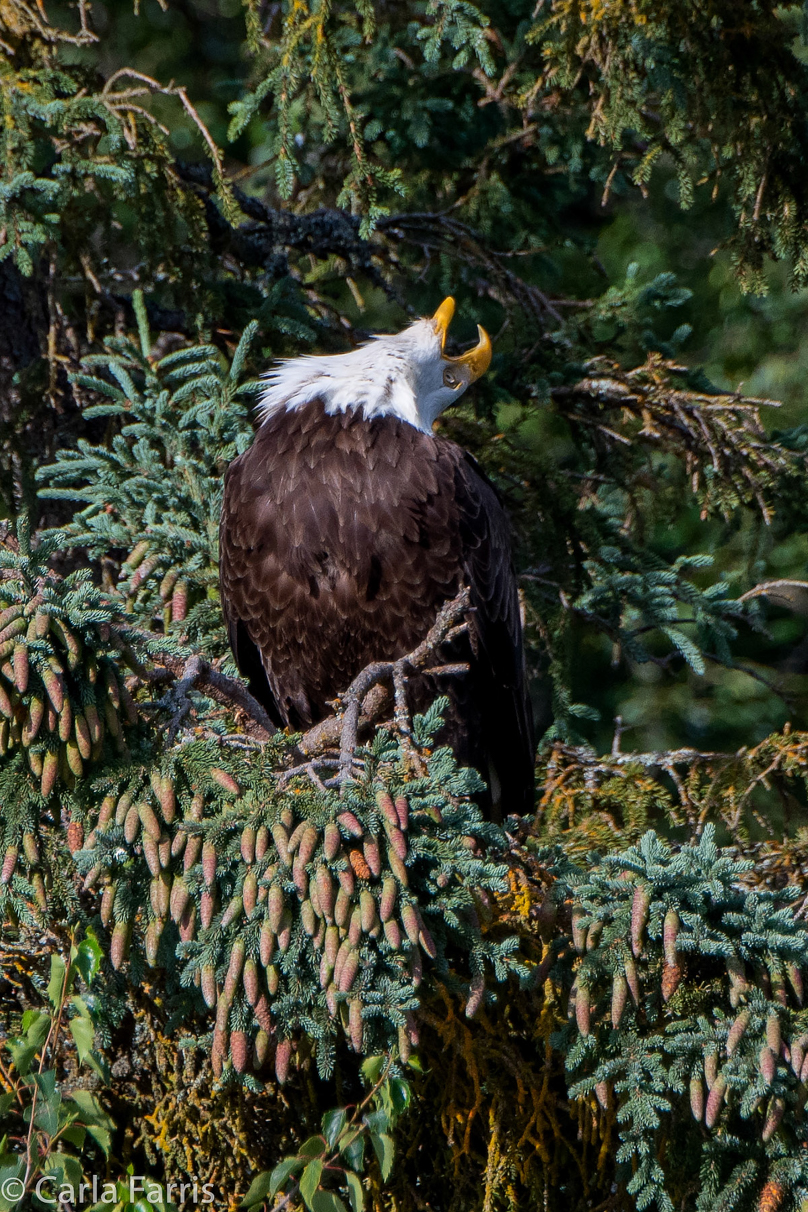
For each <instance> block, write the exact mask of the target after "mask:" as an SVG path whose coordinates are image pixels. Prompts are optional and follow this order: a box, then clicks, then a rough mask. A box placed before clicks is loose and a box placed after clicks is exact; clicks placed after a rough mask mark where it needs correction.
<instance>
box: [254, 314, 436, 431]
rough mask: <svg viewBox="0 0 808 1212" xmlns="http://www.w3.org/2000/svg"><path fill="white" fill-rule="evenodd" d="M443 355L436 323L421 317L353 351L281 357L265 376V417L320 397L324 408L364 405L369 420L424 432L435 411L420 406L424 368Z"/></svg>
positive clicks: (260, 403)
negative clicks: (390, 419) (397, 422)
mask: <svg viewBox="0 0 808 1212" xmlns="http://www.w3.org/2000/svg"><path fill="white" fill-rule="evenodd" d="M439 356H440V342H439V338H438V336H437V334H436V332H435V329H434V326H433V325H432V323H431V322H430V321H428V320H426V321H425V320H419V321H417V322H416V323H415V324H412V325H410V327H409V328H407V329H405V330H404V332H401V333H396V334H395V335H394V336H381V337H374V338H373V339H372V340H371V341H369V342H368V343H367V344H366V345H360V346H359V347H358V348H357V349H352V350H351V351H350V353H346V354H335V355H330V356H328V355H326V356H320V355H307V356H304V357H301V358H293V359H290V360H288V361H284V362H279V363H278V364H277V365H276V366H274V367H273V368H272V370H270V371H268V372H267V374H266V375H265V376H264V379H265V381H266V383H267V386H266V388H265V389H264V391H263V393H262V394H261V396H260V398H259V401H258V411H259V415H260V416H261V418H262V420H266V419H267V418H269V417H271V416H274V415H275V414H276V413H277V412H278V411H279V410H281V409H287V410H289V409H294V408H300V407H301V406H302V405H304V404H309V403H311V401H312V400H316V399H319V400H322V402H323V406H324V407H325V410H326V412H328V413H335V412H343V411H345V410H346V409H361V410H362V412H363V414H364V416H365V417H366V418H368V419H370V418H372V417H382V416H396V417H399V418H400V419H401V420H402V421H407V422H408V423H409V424H410V425H414V426H415V427H416V428H417V429H422V430H424V432H426V433H431V432H432V422H433V420H434V415H432V416H429V415H423V411H422V409H419V396H420V395H421V394H422V393H420V392H419V385H420V384H419V381H420V380H421V378H422V368H423V367H424V365H425V364H428V363H433V362H434V361H435V359H436V357H438V358H439Z"/></svg>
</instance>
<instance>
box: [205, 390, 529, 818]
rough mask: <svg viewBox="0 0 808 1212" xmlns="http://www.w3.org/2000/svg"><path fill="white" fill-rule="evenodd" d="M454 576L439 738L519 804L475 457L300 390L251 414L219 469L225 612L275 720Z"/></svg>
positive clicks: (395, 639)
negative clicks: (288, 406) (241, 446)
mask: <svg viewBox="0 0 808 1212" xmlns="http://www.w3.org/2000/svg"><path fill="white" fill-rule="evenodd" d="M465 583H468V584H470V586H471V592H472V596H473V599H474V605H475V607H476V611H475V616H474V626H475V629H476V631H477V639H478V644H476V645H475V647H476V648H477V650H478V655H477V656H476V658H475V657H474V656H473V654H471V653H468V654H467V655H468V657H469V658H470V659H471V660H472V661H473V669H472V673H471V676H470V678H469V679H468V684H467V685H466V686H464V687H463V689H462V690H460V689H459V688H457V690H456V694H455V702H454V704H453V710H452V712H451V715H452V717H453V718H452V719H451V720H450V722H449V730H450V732H451V733H452V734H453V735H452V738H451V739H452V740H453V741H454V742H455V743H456V744H457V746H458V749H459V754H460V756H461V759H462V760H465V761H470V762H471V763H472V764H474V765H476V766H477V767H478V769H480V770H481V773H482V774H483V776H484V777H488V775H489V770H488V769H487V764H488V765H490V764H493V765H494V766H495V767H496V770H497V776H498V779H499V782H500V783H501V784H502V786H503V791H504V792H505V807H506V811H520V812H521V811H527V810H528V808H529V807H530V802H532V768H533V739H532V726H531V722H530V717H529V704H528V701H527V697H526V692H525V685H524V671H523V657H522V640H521V626H520V622H519V612H518V600H517V594H516V584H515V580H514V576H513V571H512V568H511V562H510V546H509V540H508V527H507V519H506V517H505V514H504V512H503V510H502V507H501V505H500V503H499V501H498V499H497V497H496V494H495V492H494V490H493V488H492V487H491V486H490V484H488V482H487V481H486V480H485V478H484V477H483V476H482V474H481V473H480V471H479V469H478V468H477V467H476V465H475V464H474V463H473V461H472V460H471V459H470V458H469V457H468V456H467V455H465V453H464V452H463V451H462V450H461V449H460V447H458V446H456V445H454V443H451V442H448V441H446V440H444V439H440V438H437V439H436V438H433V437H431V436H430V435H427V434H424V433H422V432H421V431H419V430H417V429H415V428H414V427H413V426H411V425H408V424H407V423H406V422H404V421H401V420H399V419H398V418H395V417H389V416H388V417H377V418H373V419H371V420H365V419H364V417H362V416H361V414H358V413H356V412H339V413H336V414H333V415H329V414H327V413H326V412H325V410H324V408H323V406H322V404H321V403H320V402H319V401H314V402H312V403H311V404H307V405H304V406H302V407H300V408H297V409H294V410H291V411H289V412H285V411H281V412H279V413H276V414H274V415H273V416H272V417H271V418H270V419H269V420H267V421H266V422H264V424H263V425H262V427H261V428H260V430H259V431H258V433H257V434H256V437H255V440H254V442H253V445H252V446H251V447H250V449H249V450H247V451H246V452H245V453H244V454H242V455H241V456H239V458H237V459H236V460H235V461H234V463H233V464H232V465H231V467H230V468H229V470H228V473H227V478H226V481H225V493H224V503H223V509H222V524H221V588H222V603H223V607H224V613H225V618H226V621H227V624H228V631H229V635H230V642H231V646H232V648H233V652H234V655H235V658H236V662H237V664H238V666H239V668H240V669H241V671H242V673H243V674H244V676H245V677H247V678H248V680H249V682H250V685H251V689H252V690H253V693H254V694H255V695H256V697H257V698H258V699H259V700H260V701H261V702H262V703H264V705H265V706H266V708H267V710H268V711H269V713H270V715H271V716H272V717H273V718H274V719H275V720H276V721H277V722H278V723H280V724H290V725H291V726H292V727H295V728H297V727H307V726H309V725H310V724H312V723H315V722H316V721H318V720H319V719H322V718H323V717H324V716H325V715H326V714H327V712H328V703H329V702H330V700H332V699H333V698H334V696H335V695H336V693H337V692H338V691H339V690H343V689H345V687H346V686H347V685H348V684H349V683H350V681H351V680H352V679H353V677H354V676H355V675H356V674H357V673H358V672H359V670H360V669H362V668H363V667H364V666H365V665H366V664H368V663H369V662H370V661H373V660H380V659H390V658H394V657H397V656H401V655H403V654H404V653H405V652H408V651H410V650H411V649H412V648H413V647H415V645H416V644H417V643H418V642H419V641H420V640H421V639H422V638H423V636H424V635H425V634H426V632H427V631H428V629H429V627H430V626H431V624H432V622H433V621H434V618H435V615H436V613H437V611H438V609H439V608H440V606H441V605H442V604H443V602H445V601H446V600H447V599H449V598H451V597H453V596H454V595H455V593H456V592H457V590H458V589H459V588H460V586H461V585H462V584H465ZM464 680H465V679H464ZM427 689H428V690H429V691H430V692H431V695H432V696H434V694H435V693H436V692H437V689H436V688H434V687H429V688H427V687H424V688H423V690H424V692H426V691H427ZM441 690H442V691H444V692H445V690H446V687H441ZM424 705H425V704H424ZM492 707H493V708H494V710H495V712H496V714H497V719H494V718H492ZM500 767H502V768H503V769H504V771H505V774H504V776H503V774H502V773H501V771H500ZM529 801H530V802H529Z"/></svg>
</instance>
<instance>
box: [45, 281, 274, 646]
mask: <svg viewBox="0 0 808 1212" xmlns="http://www.w3.org/2000/svg"><path fill="white" fill-rule="evenodd" d="M134 304H135V309H136V314H137V318H138V322H139V336H140V345H139V347H138V346H136V345H134V344H133V343H132V342H131V341H129V340H127V339H125V338H120V339H119V338H115V337H111V338H108V340H107V350H108V352H106V353H104V354H98V355H94V356H92V357H90V358H88V359H86V360H85V363H84V366H85V367H86V368H87V369H88V370H90V371H94V372H95V373H81V374H78V375H76V378H75V381H76V384H77V386H79V387H81V388H83V389H84V390H86V391H92V392H94V393H95V394H96V395H98V396H100V397H101V399H102V400H103V401H104V402H103V403H98V404H94V405H92V406H91V407H88V408H86V409H85V412H84V416H85V417H87V418H96V417H109V418H120V422H121V423H120V424H119V425H117V426H116V431H115V436H114V438H113V440H112V441H111V442H109V441H108V442H106V443H103V444H100V445H99V444H94V443H90V442H87V441H81V442H80V443H79V446H78V449H77V450H60V451H57V453H56V462H55V463H53V464H50V465H47V466H45V467H43V468H41V469H40V472H39V478H40V479H41V480H42V481H44V483H45V484H46V485H49V487H45V488H43V489H41V491H40V495H41V497H42V498H43V499H56V500H67V501H70V502H71V503H73V504H74V505H84V508H82V509H78V510H77V511H76V513H75V514H74V515H73V520H72V522H71V523H70V525H69V526H68V527H67V529H66V530H64V531H63V532H62V533H63V534H64V535H65V537H66V539H67V540H68V541H70V542H71V543H72V544H73V545H74V546H78V547H83V548H86V550H87V551H88V552H89V553H90V554H91V555H92V556H93V557H95V558H96V559H101V558H102V557H104V556H105V555H106V554H107V553H108V552H109V551H110V550H116V549H120V550H122V551H124V552H126V553H127V554H126V557H125V558H124V560H123V562H122V563H121V565H120V575H119V580H118V584H117V585H116V586H115V591H116V592H117V593H118V594H120V595H121V596H122V597H123V598H125V599H126V604H127V608H128V609H129V610H131V611H132V612H133V614H134V616H135V617H136V618H138V619H140V620H142V621H143V622H144V624H145V625H147V626H148V625H149V624H150V623H151V620H152V618H153V617H155V616H156V617H158V618H162V619H163V621H164V626H165V630H166V631H168V630H169V629H170V627H171V624H172V623H181V624H183V630H186V631H190V633H191V634H192V635H193V636H194V639H195V640H196V641H197V643H198V644H200V645H201V646H202V647H203V649H204V650H205V651H209V650H210V648H211V645H213V646H214V647H215V648H218V650H219V651H220V650H221V625H220V621H219V619H218V617H217V616H216V615H212V612H211V602H214V603H215V602H217V601H218V529H219V510H220V506H221V486H222V477H223V475H224V471H225V468H226V467H227V464H228V463H229V462H230V461H231V460H232V459H233V458H235V456H236V455H237V454H240V453H241V451H243V450H244V449H246V447H247V446H248V445H249V443H250V439H251V435H252V429H251V428H250V425H249V421H248V417H247V410H246V407H245V399H246V400H248V399H249V398H250V397H251V396H253V395H254V394H255V393H256V391H257V390H258V388H259V384H258V383H257V382H255V381H248V382H245V383H240V382H239V380H240V378H241V376H242V373H243V369H244V363H245V360H246V358H247V355H248V352H249V348H250V344H251V342H252V341H253V339H254V337H255V332H256V329H257V324H256V323H252V324H250V325H249V326H248V327H247V329H246V330H245V332H244V335H243V336H242V338H241V341H240V342H239V344H238V346H237V347H236V350H235V352H234V354H233V359H232V362H231V363H230V365H229V367H228V366H227V365H225V364H223V360H222V357H221V355H220V353H219V351H218V350H217V348H216V347H215V346H214V345H210V344H205V345H194V346H191V347H189V348H185V349H179V350H176V351H175V352H174V353H170V354H167V355H166V356H165V357H163V358H159V359H155V358H154V356H153V354H152V345H151V337H150V334H149V330H148V322H147V318H146V313H145V308H144V305H143V296H142V294H141V293H140V292H139V291H138V292H135V297H134ZM99 371H103V372H106V374H107V375H108V378H101V377H99V374H98V372H99ZM133 375H134V376H135V379H137V380H138V382H137V383H136V382H135V380H134V379H133V377H132V376H133ZM110 380H111V381H110ZM138 384H139V385H138ZM189 607H190V618H188V619H187V621H186V616H187V615H188V612H189Z"/></svg>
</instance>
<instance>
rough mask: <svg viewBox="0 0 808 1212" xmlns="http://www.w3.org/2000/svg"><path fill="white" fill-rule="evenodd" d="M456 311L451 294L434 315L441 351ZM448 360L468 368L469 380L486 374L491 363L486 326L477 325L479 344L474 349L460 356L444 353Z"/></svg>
mask: <svg viewBox="0 0 808 1212" xmlns="http://www.w3.org/2000/svg"><path fill="white" fill-rule="evenodd" d="M454 313H455V301H454V299H453V298H452V296H451V295H449V297H448V298H446V299H444V300H443V302H442V303H441V305H440V307H439V308H438V310H437V311H436V312H435V314H434V316H433V317H432V323H433V324H434V325H435V331H436V332H437V334H438V336H439V337H440V347H441V352H443V348H444V346H445V344H446V333H447V332H448V330H449V325H450V324H451V322H452V316H453V315H454ZM443 356H444V358H445V360H446V361H447V362H451V363H452V365H453V366H463V367H465V368H466V373H467V374H470V376H471V377H470V378H469V382H470V383H473V382H474V380H475V379H479V378H480V376H481V375H484V374H485V372H486V371H487V370H488V367H489V366H490V365H491V338H490V337H489V335H488V333H487V332H486V331H485V329H484V328H481V327H480V325H479V324H478V325H477V344H476V345H475V346H474V348H473V349H468V350H466V352H465V353H464V354H461V355H460V357H459V358H450V357H448V356H447V355H446V354H444V355H443Z"/></svg>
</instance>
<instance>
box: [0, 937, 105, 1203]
mask: <svg viewBox="0 0 808 1212" xmlns="http://www.w3.org/2000/svg"><path fill="white" fill-rule="evenodd" d="M100 964H101V948H100V946H99V944H98V940H97V939H96V938H95V936H94V935H93V934H92V933H90V932H88V933H87V935H86V937H85V938H84V939H83V940H82V942H80V943H78V944H76V943H73V942H71V943H70V947H69V952H68V954H67V956H66V958H63V957H62V956H61V955H59V954H58V952H54V953H53V954H52V955H51V970H50V981H49V983H48V988H47V1003H46V1008H43V1009H30V1010H27V1011H26V1012H25V1014H24V1015H23V1016H22V1021H21V1024H20V1034H19V1035H17V1036H14V1037H11V1038H8V1039H6V1040H5V1041H4V1042H5V1048H6V1051H7V1055H8V1061H9V1065H8V1070H7V1071H6V1070H5V1068H4V1079H5V1083H6V1084H7V1085H8V1087H9V1088H8V1089H7V1090H6V1092H5V1093H3V1094H2V1095H0V1208H2V1212H11V1209H12V1208H14V1207H16V1206H17V1205H18V1204H19V1203H20V1202H21V1201H22V1200H23V1199H24V1198H26V1199H31V1200H32V1202H33V1206H34V1207H40V1208H47V1207H48V1206H49V1205H50V1204H51V1203H52V1200H54V1199H55V1198H57V1196H59V1195H61V1197H63V1198H64V1199H68V1198H70V1194H71V1192H72V1193H73V1194H74V1196H76V1193H77V1192H78V1191H79V1188H80V1187H81V1185H82V1184H83V1183H89V1186H87V1187H86V1188H85V1189H86V1190H93V1183H92V1177H90V1178H89V1179H88V1177H87V1176H88V1174H89V1175H92V1173H93V1169H92V1167H93V1166H96V1167H97V1166H98V1165H99V1160H100V1159H104V1158H108V1157H109V1155H110V1150H111V1147H112V1132H113V1131H114V1129H115V1124H114V1122H113V1121H112V1119H111V1118H110V1116H109V1115H108V1114H107V1112H106V1111H105V1110H104V1108H103V1107H102V1105H101V1103H100V1102H99V1099H98V1097H97V1096H96V1094H94V1093H91V1092H90V1091H89V1090H87V1089H83V1088H81V1087H80V1086H79V1087H78V1088H75V1087H73V1088H71V1086H70V1084H69V1083H66V1082H65V1081H64V1079H63V1078H62V1076H61V1074H60V1069H61V1065H62V1063H63V1060H62V1057H61V1056H60V1052H61V1051H62V1050H63V1049H64V1045H65V1031H67V1032H69V1034H70V1036H71V1037H72V1041H73V1045H74V1046H75V1052H76V1058H77V1062H78V1066H79V1068H80V1069H84V1068H85V1067H86V1068H88V1069H90V1070H92V1071H93V1072H95V1073H96V1074H98V1075H100V1076H102V1077H103V1078H105V1079H108V1077H109V1074H108V1073H107V1071H106V1068H105V1066H104V1062H103V1060H102V1059H101V1057H100V1056H99V1055H98V1053H97V1052H96V1051H95V1050H94V1038H95V1027H96V1023H95V1015H94V1011H93V998H92V995H88V994H87V993H84V992H79V989H80V986H81V985H82V984H83V985H84V986H85V987H86V989H87V990H88V991H89V989H90V986H91V985H92V983H93V981H94V980H95V978H96V976H97V975H98V972H99V968H100ZM12 1142H14V1143H15V1144H17V1143H19V1142H21V1143H22V1145H23V1147H22V1149H19V1148H16V1149H15V1148H12Z"/></svg>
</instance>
